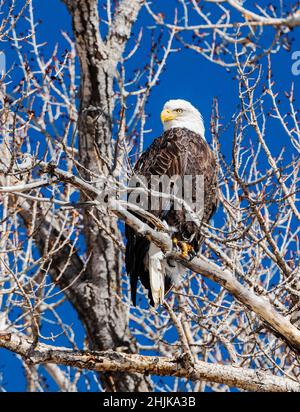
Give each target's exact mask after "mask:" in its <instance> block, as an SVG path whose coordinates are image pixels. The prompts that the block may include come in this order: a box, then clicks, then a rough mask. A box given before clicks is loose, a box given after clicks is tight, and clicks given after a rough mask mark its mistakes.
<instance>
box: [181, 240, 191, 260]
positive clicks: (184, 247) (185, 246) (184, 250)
mask: <svg viewBox="0 0 300 412" xmlns="http://www.w3.org/2000/svg"><path fill="white" fill-rule="evenodd" d="M179 247H180V249H181V256H182V257H183V258H185V259H186V258H188V257H189V253H190V252H192V251H193V250H194V248H193V246H192V245H190V244H189V243H186V242H179Z"/></svg>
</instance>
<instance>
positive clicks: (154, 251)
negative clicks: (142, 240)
mask: <svg viewBox="0 0 300 412" xmlns="http://www.w3.org/2000/svg"><path fill="white" fill-rule="evenodd" d="M148 253H149V276H150V286H151V292H152V297H153V301H154V306H155V307H156V306H158V305H159V304H162V303H163V301H164V295H165V274H164V269H163V265H162V260H163V259H164V255H163V253H162V251H161V250H160V249H159V247H157V246H156V245H155V244H154V243H150V248H149V252H148Z"/></svg>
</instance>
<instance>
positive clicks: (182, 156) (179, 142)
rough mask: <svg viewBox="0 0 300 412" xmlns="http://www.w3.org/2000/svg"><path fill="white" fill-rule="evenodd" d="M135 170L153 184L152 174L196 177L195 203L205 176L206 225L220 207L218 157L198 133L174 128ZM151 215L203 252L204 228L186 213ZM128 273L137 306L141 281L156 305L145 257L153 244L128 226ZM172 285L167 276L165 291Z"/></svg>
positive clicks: (149, 149)
mask: <svg viewBox="0 0 300 412" xmlns="http://www.w3.org/2000/svg"><path fill="white" fill-rule="evenodd" d="M134 171H135V173H136V174H138V175H143V176H145V177H146V178H147V181H148V182H149V181H150V178H151V175H152V176H153V175H159V176H161V175H167V176H169V177H171V176H174V175H179V176H181V177H182V178H183V176H184V175H191V176H193V180H192V182H193V183H192V186H193V187H192V198H193V201H195V194H196V190H201V188H200V189H199V187H198V188H197V187H196V179H195V176H196V175H203V177H204V211H203V216H202V222H206V223H207V222H209V220H210V219H211V217H212V215H213V213H214V211H215V210H216V206H217V190H216V189H217V165H216V161H215V158H214V155H213V153H212V151H211V149H210V148H209V146H208V144H207V143H206V141H205V140H204V139H203V138H202V137H201V136H200V135H199V134H196V133H195V132H193V131H191V130H188V129H186V128H179V127H176V128H172V129H170V130H167V131H165V132H164V133H163V135H162V136H161V137H159V138H157V139H155V140H154V142H153V143H152V144H151V146H150V147H149V148H148V149H147V150H146V151H145V152H144V153H143V154H142V156H141V157H140V159H139V160H138V162H137V163H136V165H135V168H134ZM150 208H151V205H150ZM149 211H150V212H151V213H153V214H154V215H155V216H157V217H159V218H160V219H161V220H164V221H166V223H167V224H168V225H169V227H171V228H173V230H174V236H175V237H176V238H177V240H178V241H185V242H189V244H190V245H191V246H192V247H193V249H194V252H195V253H197V252H198V251H199V248H200V245H201V242H202V240H203V239H202V235H201V233H200V227H199V225H197V224H196V223H194V222H192V221H186V211H185V210H174V207H172V206H171V207H170V210H161V209H160V210H158V211H157V210H153V211H152V210H151V209H149ZM125 233H126V237H127V245H126V270H127V273H128V274H129V275H130V279H131V294H132V300H133V303H134V304H136V289H137V282H138V279H140V280H141V282H142V284H143V285H144V286H145V288H146V289H148V290H149V299H150V302H151V303H152V304H153V299H152V294H151V288H150V283H149V271H148V268H147V266H146V265H145V257H146V255H147V253H148V250H149V245H150V242H149V241H148V240H147V239H145V238H143V237H141V236H140V235H138V234H137V233H135V231H134V230H133V229H131V228H130V227H129V226H126V228H125ZM171 286H172V279H170V278H168V276H166V277H165V290H168V289H169V288H170V287H171Z"/></svg>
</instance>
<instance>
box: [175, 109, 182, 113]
mask: <svg viewBox="0 0 300 412" xmlns="http://www.w3.org/2000/svg"><path fill="white" fill-rule="evenodd" d="M174 111H175V112H176V113H182V112H183V110H182V109H175V110H174Z"/></svg>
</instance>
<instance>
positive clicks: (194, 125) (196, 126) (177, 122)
mask: <svg viewBox="0 0 300 412" xmlns="http://www.w3.org/2000/svg"><path fill="white" fill-rule="evenodd" d="M175 127H182V128H183V127H185V128H186V129H188V130H191V131H192V132H194V133H197V134H199V135H200V136H201V137H202V138H203V139H204V140H205V128H204V124H203V120H202V119H201V118H200V116H199V118H197V117H196V116H195V117H193V118H191V117H189V118H186V119H174V120H171V121H169V122H165V123H164V131H166V130H170V129H174V128H175Z"/></svg>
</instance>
